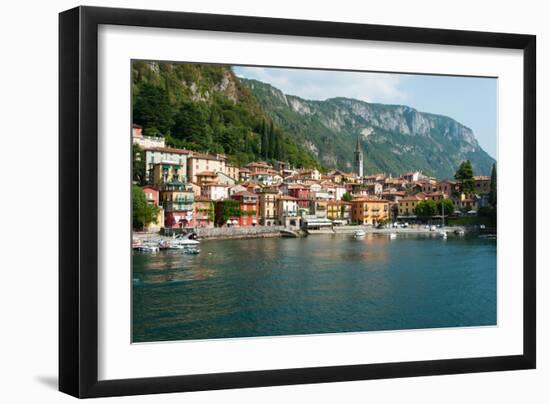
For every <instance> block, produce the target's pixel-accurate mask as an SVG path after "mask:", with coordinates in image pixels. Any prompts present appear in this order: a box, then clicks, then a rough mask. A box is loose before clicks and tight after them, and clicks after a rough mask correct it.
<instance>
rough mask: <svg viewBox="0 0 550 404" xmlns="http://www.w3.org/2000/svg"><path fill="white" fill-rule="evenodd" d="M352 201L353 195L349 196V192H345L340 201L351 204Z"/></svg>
mask: <svg viewBox="0 0 550 404" xmlns="http://www.w3.org/2000/svg"><path fill="white" fill-rule="evenodd" d="M352 199H353V195H352V194H350V193H349V192H345V193H344V194H343V195H342V200H343V201H346V202H351V200H352Z"/></svg>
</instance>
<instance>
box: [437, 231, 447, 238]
mask: <svg viewBox="0 0 550 404" xmlns="http://www.w3.org/2000/svg"><path fill="white" fill-rule="evenodd" d="M439 234H441V236H442V237H443V238H447V232H446V231H440V232H439Z"/></svg>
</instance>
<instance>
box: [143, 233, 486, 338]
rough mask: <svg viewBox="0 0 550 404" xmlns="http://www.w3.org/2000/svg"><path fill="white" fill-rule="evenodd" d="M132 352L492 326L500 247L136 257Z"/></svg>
mask: <svg viewBox="0 0 550 404" xmlns="http://www.w3.org/2000/svg"><path fill="white" fill-rule="evenodd" d="M133 265H134V268H133V276H132V278H133V285H134V287H133V340H134V341H135V342H144V341H165V340H184V339H204V338H231V337H251V336H266V335H295V334H311V333H326V332H349V331H372V330H398V329H412V328H433V327H454V326H478V325H494V324H496V242H495V241H491V240H481V239H479V238H475V237H462V238H458V237H449V238H448V239H447V240H443V239H442V238H441V237H438V236H436V235H429V234H428V235H399V236H398V238H397V239H395V240H390V239H389V237H388V236H387V235H372V234H369V235H367V236H366V237H364V238H362V239H354V238H353V237H350V236H343V235H326V236H311V237H308V238H303V239H280V238H272V239H250V240H225V241H203V242H202V243H201V253H200V254H199V255H186V254H184V253H182V252H181V251H168V252H160V253H158V254H146V253H138V252H136V253H134V255H133Z"/></svg>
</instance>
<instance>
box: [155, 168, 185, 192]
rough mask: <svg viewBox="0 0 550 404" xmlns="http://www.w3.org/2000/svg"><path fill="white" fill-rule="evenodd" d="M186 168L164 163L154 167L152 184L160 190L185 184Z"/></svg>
mask: <svg viewBox="0 0 550 404" xmlns="http://www.w3.org/2000/svg"><path fill="white" fill-rule="evenodd" d="M185 179H186V177H185V168H184V166H183V165H182V164H179V163H174V162H170V161H164V162H162V163H158V164H155V165H153V172H152V179H151V180H152V181H151V182H152V183H153V186H155V187H156V188H158V189H161V190H162V189H164V188H165V187H166V186H169V185H171V184H184V183H185Z"/></svg>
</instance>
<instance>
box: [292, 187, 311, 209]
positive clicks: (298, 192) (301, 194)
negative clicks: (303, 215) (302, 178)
mask: <svg viewBox="0 0 550 404" xmlns="http://www.w3.org/2000/svg"><path fill="white" fill-rule="evenodd" d="M287 192H288V195H289V196H292V197H293V198H296V203H297V204H298V209H304V210H305V211H306V212H307V213H309V212H310V209H311V200H312V195H311V190H310V188H309V187H308V186H307V185H302V184H289V185H288V187H287Z"/></svg>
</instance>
